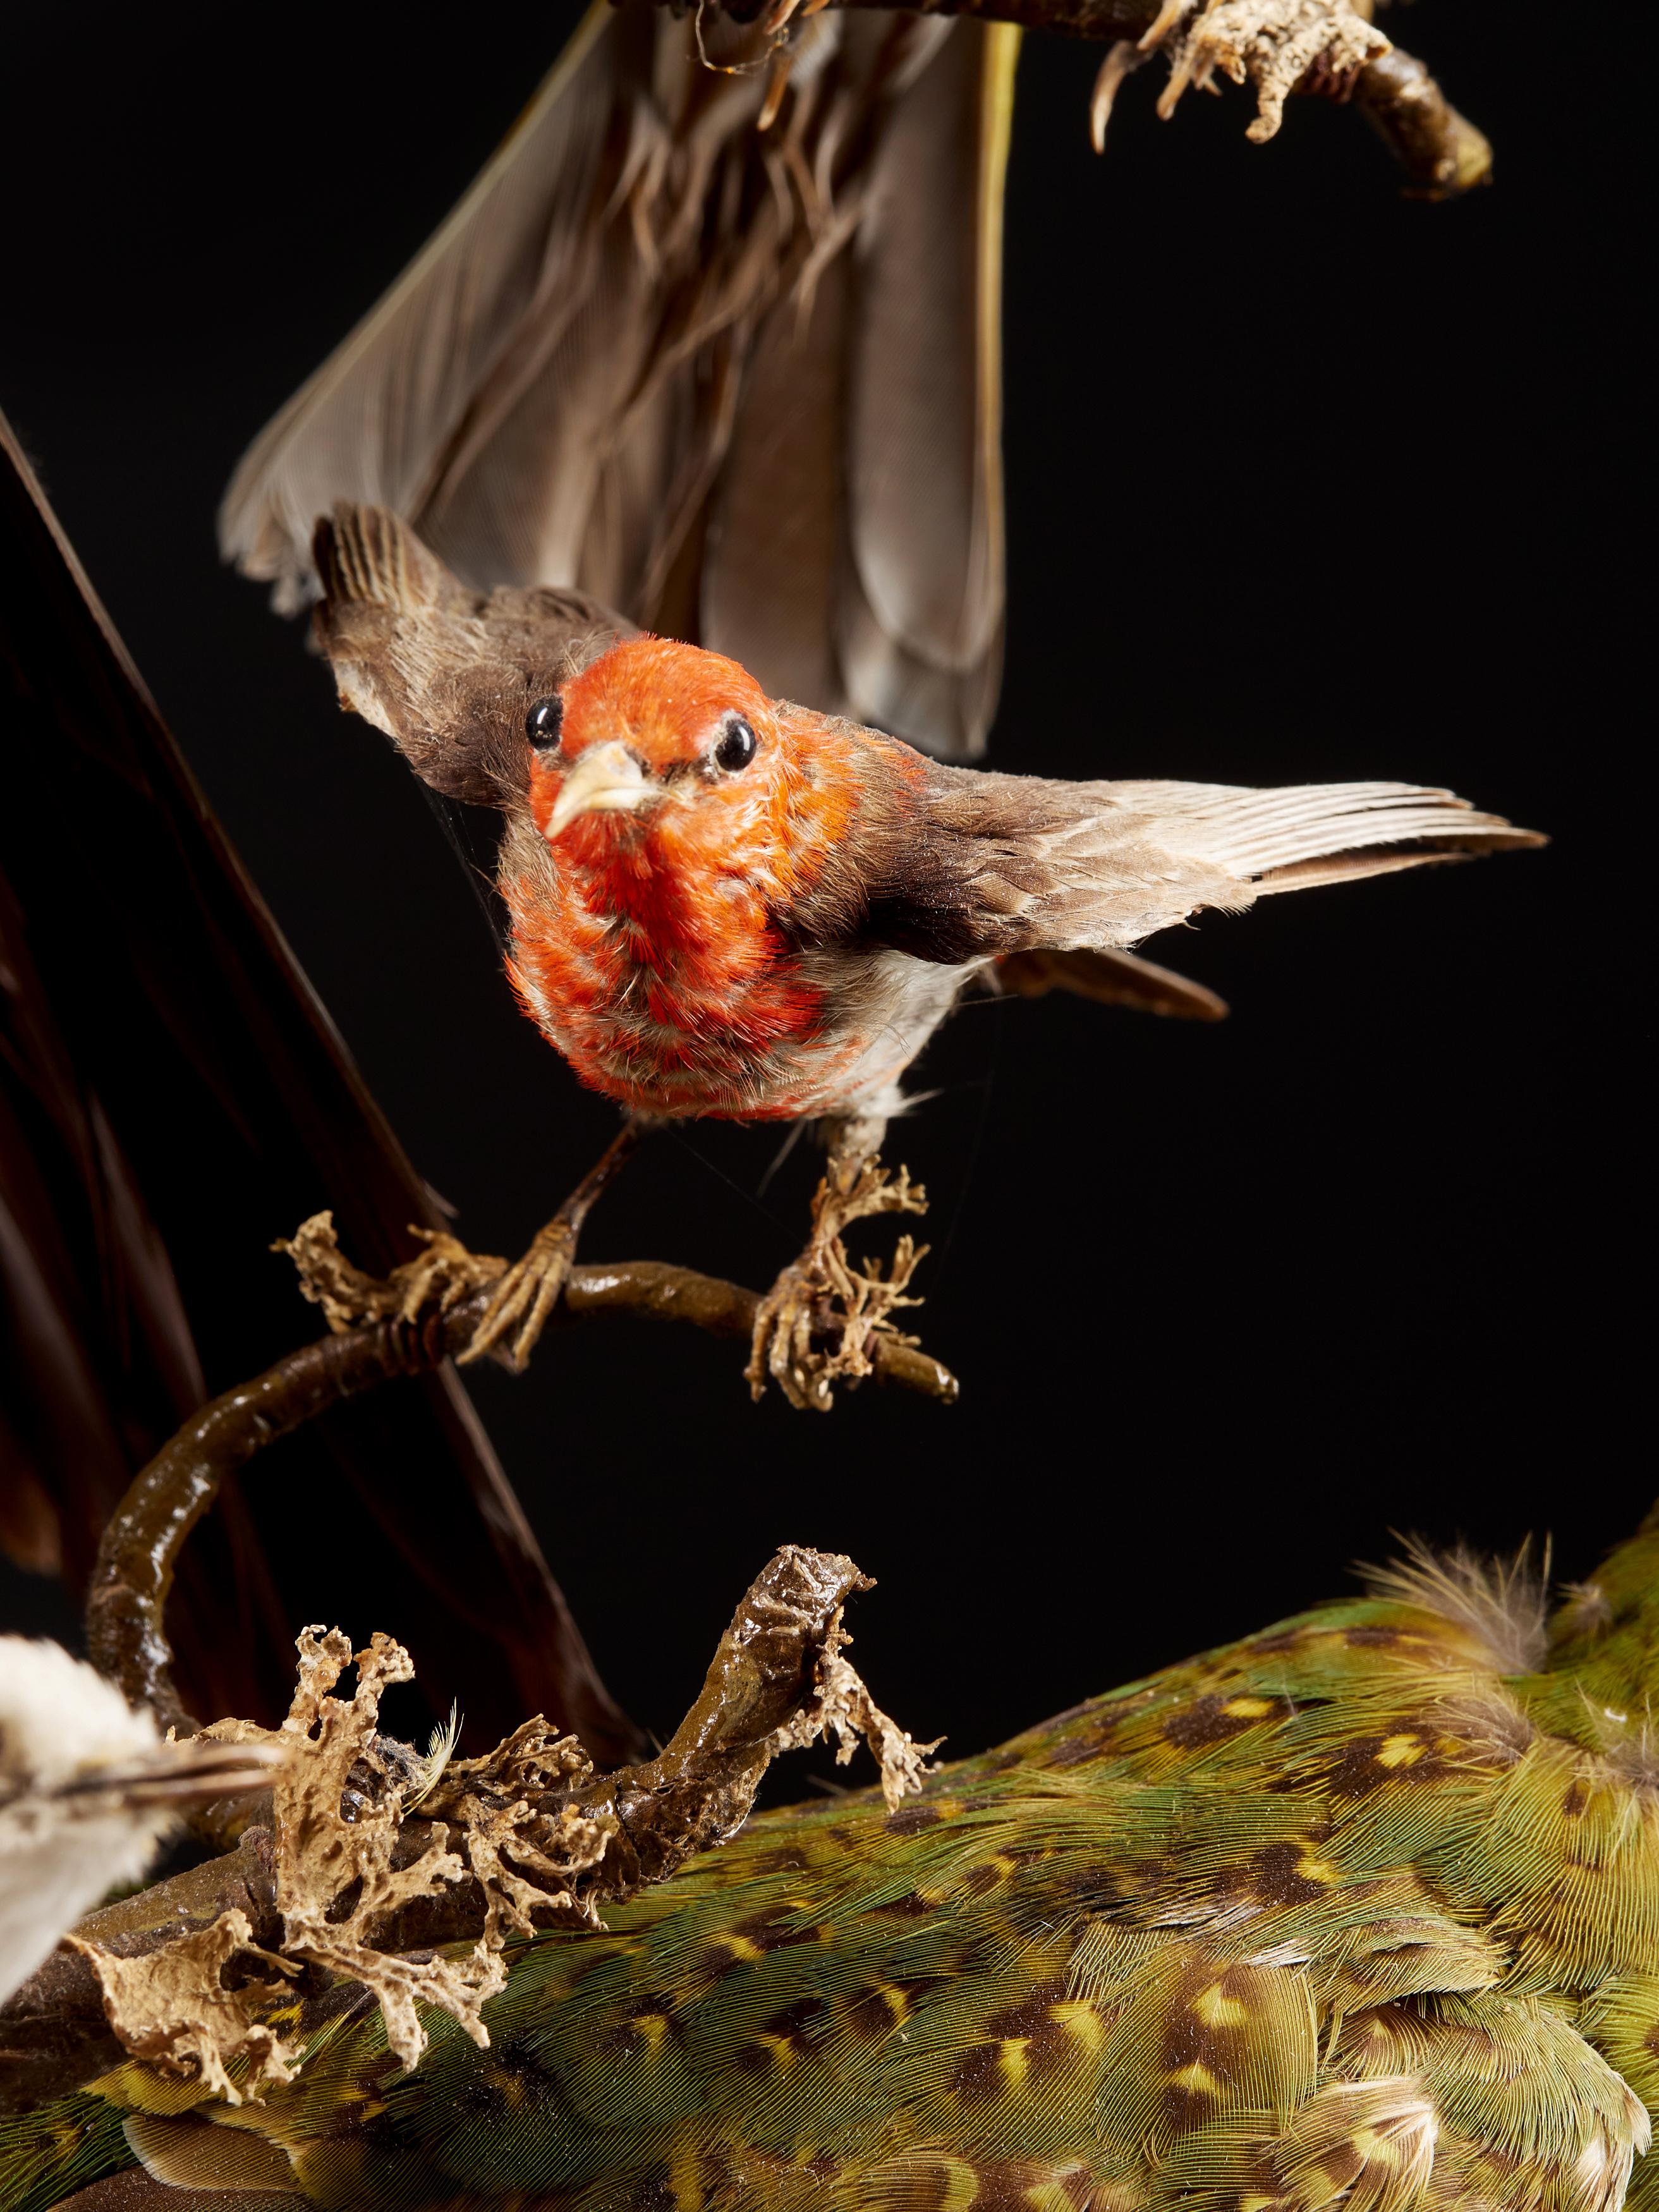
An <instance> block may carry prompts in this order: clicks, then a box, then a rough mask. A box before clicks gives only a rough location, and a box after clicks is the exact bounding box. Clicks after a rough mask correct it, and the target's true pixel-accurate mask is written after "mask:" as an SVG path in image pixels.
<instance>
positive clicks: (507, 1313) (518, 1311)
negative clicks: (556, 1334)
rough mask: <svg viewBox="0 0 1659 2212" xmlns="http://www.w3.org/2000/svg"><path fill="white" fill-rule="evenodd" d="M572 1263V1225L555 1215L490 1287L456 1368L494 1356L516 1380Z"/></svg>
mask: <svg viewBox="0 0 1659 2212" xmlns="http://www.w3.org/2000/svg"><path fill="white" fill-rule="evenodd" d="M575 1257H576V1225H575V1224H574V1222H572V1221H569V1220H568V1219H567V1218H565V1216H564V1215H563V1214H562V1213H556V1214H555V1215H554V1217H553V1218H552V1220H551V1221H550V1222H549V1223H548V1224H547V1225H546V1227H545V1228H544V1229H538V1231H536V1234H535V1236H534V1237H532V1239H531V1243H530V1249H529V1250H528V1251H527V1252H526V1254H525V1255H524V1257H523V1258H522V1259H521V1260H515V1261H513V1265H512V1266H511V1267H509V1268H508V1269H507V1272H506V1273H505V1274H503V1275H502V1276H501V1280H500V1281H499V1282H498V1283H497V1284H496V1285H495V1291H494V1292H493V1293H492V1295H491V1297H490V1300H489V1304H488V1305H487V1306H486V1307H485V1308H484V1312H483V1320H482V1321H481V1322H479V1323H478V1326H477V1328H476V1329H474V1331H473V1332H472V1341H471V1344H469V1345H468V1346H467V1347H466V1350H465V1352H462V1353H460V1355H459V1359H458V1362H457V1364H459V1365H460V1366H462V1367H465V1365H466V1364H467V1363H468V1361H469V1360H473V1359H482V1358H483V1357H484V1355H485V1353H486V1352H494V1353H495V1357H496V1358H498V1359H499V1360H500V1361H501V1364H502V1365H503V1366H504V1367H507V1368H510V1369H511V1370H512V1371H513V1374H515V1375H521V1374H522V1373H523V1372H524V1369H525V1364H526V1361H527V1360H528V1358H529V1357H530V1355H531V1353H532V1352H533V1351H534V1349H535V1347H536V1343H537V1340H538V1338H539V1337H540V1335H541V1333H542V1331H543V1330H544V1328H546V1326H547V1321H548V1316H549V1315H550V1313H551V1312H552V1310H553V1309H554V1307H555V1306H556V1304H558V1302H559V1293H560V1292H561V1291H562V1290H563V1288H564V1286H565V1285H566V1283H567V1282H568V1280H569V1279H570V1270H571V1267H572V1265H573V1264H574V1261H575ZM498 1264H499V1263H498Z"/></svg>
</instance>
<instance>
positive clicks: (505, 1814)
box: [0, 1544, 936, 2109]
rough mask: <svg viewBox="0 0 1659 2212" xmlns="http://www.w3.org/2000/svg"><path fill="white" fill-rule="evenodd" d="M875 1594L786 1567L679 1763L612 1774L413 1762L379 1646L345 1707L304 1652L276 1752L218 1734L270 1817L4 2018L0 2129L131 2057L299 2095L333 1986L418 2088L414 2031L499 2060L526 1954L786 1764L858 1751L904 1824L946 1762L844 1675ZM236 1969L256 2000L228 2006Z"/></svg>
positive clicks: (590, 1921) (399, 1676)
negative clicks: (508, 1998)
mask: <svg viewBox="0 0 1659 2212" xmlns="http://www.w3.org/2000/svg"><path fill="white" fill-rule="evenodd" d="M870 1588H872V1583H870V1582H869V1580H868V1579H867V1578H866V1577H865V1576H864V1575H862V1574H860V1571H859V1570H858V1568H857V1567H856V1566H854V1564H853V1562H852V1561H851V1560H850V1559H844V1558H842V1557H839V1556H837V1555H836V1554H832V1553H823V1552H815V1551H810V1550H807V1549H805V1548H804V1547H799V1546H797V1545H793V1544H791V1545H785V1546H784V1547H782V1549H781V1550H780V1551H779V1552H778V1553H775V1555H774V1557H773V1558H772V1559H771V1560H770V1561H769V1563H768V1565H767V1566H766V1567H765V1569H764V1570H763V1572H762V1573H761V1574H760V1576H759V1577H757V1579H756V1581H755V1582H754V1583H752V1584H751V1585H750V1589H749V1590H748V1591H747V1592H746V1593H745V1595H744V1599H743V1601H742V1602H741V1604H740V1605H739V1606H738V1609H737V1612H736V1613H735V1614H734V1615H733V1617H732V1623H731V1626H729V1627H728V1628H727V1630H726V1634H725V1635H724V1636H723V1637H722V1638H721V1639H720V1647H719V1649H718V1650H717V1651H716V1652H715V1655H714V1661H713V1663H712V1664H711V1666H710V1667H709V1669H708V1675H707V1677H706V1679H705V1680H704V1683H703V1686H702V1692H701V1694H700V1695H699V1697H698V1698H697V1700H696V1703H695V1705H693V1706H692V1708H691V1710H690V1712H689V1713H688V1714H687V1715H686V1717H685V1719H684V1721H683V1722H682V1723H681V1724H680V1726H679V1728H678V1729H677V1730H676V1731H675V1733H674V1735H673V1737H672V1738H671V1741H670V1742H669V1743H668V1744H667V1746H666V1747H665V1749H664V1750H663V1751H662V1752H661V1753H659V1756H658V1757H657V1758H655V1759H650V1760H647V1761H645V1762H643V1763H641V1764H639V1765H633V1766H627V1767H623V1768H622V1769H620V1770H618V1771H616V1772H614V1773H611V1774H599V1773H598V1772H596V1771H595V1770H594V1767H593V1765H592V1761H591V1760H590V1759H588V1757H587V1755H586V1753H585V1752H584V1751H583V1750H582V1747H581V1746H580V1744H579V1743H578V1742H577V1741H576V1740H575V1738H574V1736H569V1735H559V1734H558V1733H557V1732H556V1731H555V1730H554V1729H551V1728H550V1727H549V1725H548V1723H546V1721H545V1720H544V1719H543V1718H541V1717H537V1718H535V1719H534V1720H531V1721H527V1722H526V1723H524V1724H523V1726H522V1727H520V1728H519V1729H514V1731H513V1734H512V1735H510V1736H508V1737H507V1740H506V1741H504V1742H503V1743H501V1744H499V1745H497V1747H495V1750H494V1751H492V1752H489V1753H486V1754H485V1755H484V1756H483V1758H481V1759H459V1760H458V1759H451V1758H449V1757H448V1756H447V1753H448V1750H449V1744H448V1741H447V1740H441V1741H439V1742H437V1743H436V1744H435V1746H434V1748H433V1750H432V1751H431V1752H430V1753H427V1754H425V1755H424V1756H423V1755H422V1754H421V1753H417V1752H416V1751H415V1750H413V1749H412V1748H411V1747H410V1746H408V1745H405V1744H400V1743H398V1742H395V1741H392V1740H390V1739H388V1738H386V1737H384V1736H382V1735H380V1733H379V1725H378V1723H379V1710H380V1698H381V1696H382V1694H383V1692H384V1691H385V1690H386V1688H387V1687H388V1686H390V1685H391V1684H392V1683H394V1682H398V1681H402V1680H407V1679H408V1677H409V1676H410V1674H411V1673H412V1671H413V1670H412V1668H411V1667H410V1662H409V1657H408V1655H407V1653H406V1652H404V1650H403V1648H402V1647H401V1645H399V1644H395V1643H393V1642H392V1640H391V1639H390V1638H387V1637H385V1636H376V1637H375V1638H373V1640H372V1641H371V1643H370V1644H369V1645H368V1647H367V1649H366V1650H362V1651H361V1652H358V1653H356V1655H355V1663H356V1668H357V1685H356V1691H355V1692H354V1694H353V1696H352V1697H351V1698H349V1699H340V1698H337V1697H336V1696H335V1695H333V1694H332V1693H333V1692H334V1690H335V1688H336V1686H337V1684H338V1681H339V1680H340V1677H341V1675H342V1674H343V1672H344V1670H345V1668H346V1667H347V1666H348V1665H349V1664H352V1663H353V1662H354V1655H353V1653H352V1650H351V1647H350V1645H349V1643H348V1642H347V1640H346V1638H344V1637H343V1636H342V1635H341V1634H340V1633H339V1632H338V1631H337V1630H335V1631H330V1632H327V1633H324V1632H322V1631H320V1630H316V1629H307V1630H306V1631H305V1632H303V1633H302V1635H301V1638H300V1639H299V1651H300V1672H299V1681H298V1685H297V1686H296V1689H295V1697H294V1702H293V1705H292V1707H291V1709H290V1711H289V1715H288V1717H287V1718H286V1720H285V1721H284V1722H283V1726H282V1727H281V1729H276V1730H269V1731H268V1730H264V1729H258V1728H257V1727H255V1726H253V1725H252V1723H247V1722H242V1721H230V1722H221V1723H217V1724H216V1726H215V1727H214V1729H212V1730H210V1734H211V1735H214V1736H215V1737H217V1738H220V1739H222V1740H224V1741H233V1742H239V1743H245V1742H260V1743H272V1744H275V1745H276V1746H278V1747H280V1748H281V1749H282V1750H283V1752H284V1753H285V1754H287V1755H286V1756H285V1758H284V1760H283V1765H282V1766H281V1768H280V1770H279V1771H278V1774H277V1778H276V1781H275V1783H274V1784H273V1788H272V1793H271V1798H270V1810H269V1813H268V1814H267V1815H265V1816H264V1819H263V1820H261V1822H260V1824H259V1825H258V1826H253V1827H251V1828H249V1829H248V1830H247V1831H246V1832H245V1833H244V1835H243V1836H242V1838H241V1839H240V1843H239V1844H238V1846H237V1848H236V1850H234V1851H232V1852H228V1853H227V1854H225V1855H224V1856H223V1857H222V1858H221V1859H219V1860H218V1861H216V1862H215V1863H213V1864H211V1865H210V1866H208V1867H198V1868H196V1869H192V1870H191V1872H190V1873H189V1874H186V1875H179V1876H178V1877H176V1878H175V1879H174V1880H173V1881H167V1882H163V1883H161V1884H158V1885H157V1886H156V1887H155V1888H154V1889H153V1890H151V1891H149V1892H148V1893H146V1894H144V1895H143V1896H142V1897H139V1898H136V1899H126V1900H125V1901H124V1902H123V1903H122V1904H120V1905H115V1906H113V1907H111V1908H109V1909H108V1910H107V1911H102V1912H98V1913H94V1914H93V1915H92V1916H91V1917H90V1918H89V1919H88V1920H87V1921H84V1922H83V1923H82V1925H81V1927H80V1929H78V1930H77V1931H76V1934H75V1935H74V1936H72V1937H70V1939H68V1941H67V1942H66V1943H65V1944H64V1946H61V1947H60V1948H59V1949H58V1952H57V1953H56V1954H54V1955H53V1957H52V1959H50V1960H48V1961H47V1962H46V1965H45V1966H43V1967H42V1968H40V1971H39V1972H38V1973H37V1974H36V1975H35V1976H34V1977H33V1979H32V1980H31V1981H30V1982H28V1983H26V1984H24V1986H23V1988H22V1989H21V1990H19V1991H18V1993H17V1995H16V1996H15V1997H14V1998H13V1999H12V2000H11V2002H10V2003H9V2004H8V2005H7V2006H5V2007H4V2008H0V2059H3V2061H4V2062H6V2063H4V2064H3V2065H0V2109H18V2108H19V2107H18V2106H16V2105H15V2104H14V2103H13V2101H12V2093H11V2090H10V2087H9V2085H10V2084H12V2083H15V2084H16V2085H18V2087H19V2088H20V2089H21V2092H22V2104H23V2105H24V2106H27V2105H32V2104H35V2103H38V2102H40V2101H41V2100H43V2099H44V2098H46V2097H49V2096H52V2095H56V2094H59V2093H62V2092H64V2090H66V2089H69V2088H71V2087H76V2086H77V2085H78V2084H79V2083H81V2082H83V2081H86V2080H88V2079H89V2078H91V2077H92V2076H93V2075H95V2074H97V2073H99V2072H101V2071H103V2070H106V2069H107V2067H108V2066H109V2065H110V2064H111V2063H115V2062H117V2061H118V2058H119V2057H120V2056H121V2054H123V2053H127V2054H131V2055H135V2056H140V2057H145V2058H148V2059H150V2060H151V2061H153V2062H154V2063H157V2064H159V2065H161V2066H162V2067H163V2068H166V2069H171V2070H173V2071H176V2072H179V2073H181V2074H184V2075H187V2076H191V2077H192V2078H197V2079H199V2080H200V2081H202V2082H203V2083H204V2086H206V2087H209V2088H210V2089H211V2090H212V2091H213V2092H214V2093H216V2094H218V2095H220V2096H222V2097H223V2098H225V2099H226V2100H228V2102H231V2103H238V2102H240V2101H241V2100H243V2099H244V2098H245V2097H257V2096H258V2094H259V2093H260V2092H261V2090H262V2088H263V2087H264V2086H266V2085H267V2084H269V2083H271V2082H280V2081H286V2080H289V2078H291V2075H292V2072H293V2069H294V2068H295V2065H296V2063H298V2062H299V2060H300V2057H301V2051H302V2047H303V2045H302V2037H303V2033H304V2029H303V2021H304V2017H305V2006H306V2004H307V2002H308V2001H310V2000H313V1999H315V1998H318V1997H319V1996H322V1995H323V1994H324V1993H325V1991H326V1990H328V1989H329V1988H331V1987H332V1986H333V1985H335V1984H337V1983H338V1982H340V1981H346V1982H356V1983H358V1984H361V1985H362V1988H363V1989H364V1990H367V1991H368V1993H369V1994H370V1995H371V1996H373V1997H374V2000H375V2001H376V2002H378V2003H379V2004H380V2008H381V2011H382V2013H383V2015H384V2016H385V2020H386V2039H387V2043H388V2045H389V2047H390V2048H391V2050H392V2052H393V2053H394V2055H395V2056H396V2057H397V2058H398V2062H399V2063H400V2064H402V2065H404V2066H413V2065H416V2064H417V2063H419V2060H420V2057H421V2055H422V2051H424V2049H425V2047H426V2030H425V2027H424V2026H423V2025H422V2020H421V2017H420V2011H421V2008H432V2009H436V2010H438V2011H441V2012H445V2013H447V2014H448V2015H450V2016H451V2017H452V2018H453V2019H454V2020H456V2021H458V2022H459V2024H460V2025H461V2026H462V2027H464V2028H465V2031H466V2033H468V2034H470V2035H471V2037H472V2038H473V2039H474V2040H475V2041H477V2042H478V2043H480V2044H487V2043H488V2042H489V2030H488V2027H487V2025H486V2023H485V2021H484V2020H483V2006H484V2005H485V2004H486V2003H487V2002H488V2000H489V1997H490V1996H491V1995H493V1994H494V1992H495V1990H498V1989H499V1988H500V1987H501V1985H502V1984H503V1982H504V1980H505V1971H504V1968H503V1966H502V1964H501V1950H502V1948H503V1946H504V1945H505V1943H506V1942H507V1940H508V1938H509V1937H510V1936H515V1935H527V1934H531V1933H533V1932H534V1931H535V1930H536V1929H540V1928H548V1927H559V1926H563V1927H571V1928H592V1927H596V1926H599V1925H600V1924H601V1923H600V1921H599V1911H600V1909H601V1908H602V1907H603V1906H604V1905H606V1904H608V1903H614V1902H618V1901H620V1900H622V1899H625V1898H628V1897H631V1896H633V1895H635V1893H637V1892H638V1891H639V1890H641V1889H643V1888H645V1887H649V1886H650V1885H652V1884H654V1883H657V1882H660V1881H666V1880H668V1879H669V1878H670V1877H671V1875H673V1874H674V1873H675V1872H676V1871H677V1869H678V1868H679V1867H680V1866H681V1865H683V1864H684V1862H685V1860H686V1859H687V1858H689V1857H690V1856H691V1855H692V1854H693V1853H694V1852H696V1851H700V1850H706V1849H708V1848H709V1847H710V1846H711V1845H716V1844H721V1843H724V1842H725V1841H726V1839H727V1838H729V1837H730V1836H732V1834H734V1833H735V1832H736V1831H737V1830H738V1828H739V1827H740V1826H742V1824H743V1822H744V1820H746V1819H747V1818H748V1816H749V1814H750V1809H751V1808H752V1807H753V1804H754V1801H755V1793H756V1790H757V1788H758V1787H759V1784H760V1781H761V1778H762V1777H763V1775H764V1773H765V1772H766V1771H767V1768H768V1767H769V1765H770V1764H771V1762H772V1760H773V1759H775V1758H776V1757H777V1756H778V1755H779V1754H780V1753H783V1752H786V1751H789V1750H792V1749H794V1748H796V1747H799V1746H802V1745H805V1744H809V1743H811V1742H814V1741H817V1739H818V1738H819V1737H821V1736H823V1735H826V1734H829V1735H834V1736H835V1737H836V1738H837V1740H838V1741H839V1751H838V1753H837V1756H838V1757H839V1758H841V1759H843V1760H844V1759H847V1758H848V1756H850V1754H851V1753H852V1751H853V1749H854V1746H855V1744H856V1742H857V1741H864V1742H866V1743H867V1744H868V1746H869V1747H870V1749H871V1751H872V1753H873V1754H874V1756H875V1758H876V1760H877V1763H878V1767H879V1769H880V1774H881V1786H882V1790H883V1792H884V1796H885V1797H886V1800H887V1802H888V1803H889V1804H890V1805H893V1806H896V1805H897V1804H899V1803H900V1802H902V1799H903V1798H904V1796H906V1795H907V1794H908V1793H910V1792H912V1791H914V1790H919V1789H920V1787H921V1775H922V1772H923V1768H924V1761H925V1759H926V1758H927V1754H928V1753H930V1752H932V1751H933V1750H934V1749H935V1748H936V1746H935V1745H933V1744H917V1743H915V1742H914V1741H912V1739H911V1738H910V1736H909V1735H907V1734H906V1732H905V1731H904V1730H903V1729H901V1728H900V1727H898V1725H897V1724H896V1723H895V1722H893V1721H892V1720H890V1718H889V1717H888V1716H887V1715H886V1714H885V1713H884V1712H882V1711H880V1709H879V1708H878V1706H877V1705H876V1704H875V1703H874V1701H873V1699H872V1698H871V1695H870V1692H869V1691H868V1689H867V1688H866V1686H865V1684H864V1683H863V1681H862V1680H860V1677H859V1675H858V1674H857V1673H856V1672H855V1671H854V1668H852V1666H851V1665H850V1664H849V1663H848V1660H847V1659H846V1657H845V1656H844V1654H845V1646H846V1644H847V1642H848V1638H847V1634H846V1632H845V1630H844V1628H843V1627H842V1609H843V1607H844V1606H845V1604H846V1602H847V1600H848V1597H850V1596H851V1595H853V1594H854V1592H855V1591H858V1590H862V1589H870ZM464 1944H465V1945H470V1946H471V1948H469V1949H466V1950H462V1949H461V1948H459V1947H460V1946H462V1945H464ZM445 1946H449V1947H451V1948H449V1950H448V1951H447V1953H446V1952H445V1950H444V1948H443V1947H445ZM228 1964H230V1965H233V1966H235V1965H238V1964H240V1966H241V1967H242V1968H243V1969H244V1971H246V1972H249V1973H250V1975H251V1976H252V1978H249V1979H248V1980H247V1981H246V1984H245V1985H244V1986H243V1987H241V1988H240V1989H239V1988H236V1987H227V1986H226V1985H225V1984H224V1981H223V1978H222V1969H223V1968H224V1967H225V1966H227V1965H228ZM256 1968H269V1969H274V1970H275V1971H276V1972H277V1973H278V1974H280V1975H282V1976H283V1977H284V1978H285V1979H284V1980H283V1982H273V1981H272V1980H271V1979H270V1977H269V1975H268V1974H266V1973H263V1972H258V1973H255V1972H253V1970H254V1969H256ZM273 2008H277V2012H276V2020H277V2021H280V2024H281V2026H282V2028H283V2033H277V2027H276V2021H273V2018H272V2017H270V2015H272V2013H273ZM296 2022H297V2023H298V2025H297V2026H296V2025H295V2023H296Z"/></svg>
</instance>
